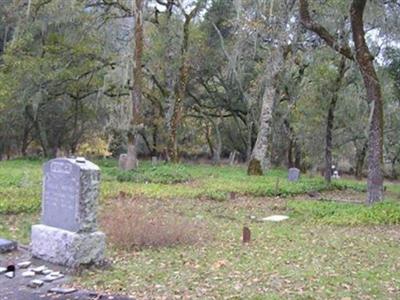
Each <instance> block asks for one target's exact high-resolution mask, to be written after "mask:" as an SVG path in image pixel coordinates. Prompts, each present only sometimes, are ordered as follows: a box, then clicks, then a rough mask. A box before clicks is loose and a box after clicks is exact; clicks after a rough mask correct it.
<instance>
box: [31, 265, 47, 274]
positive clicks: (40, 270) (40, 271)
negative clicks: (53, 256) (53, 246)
mask: <svg viewBox="0 0 400 300" xmlns="http://www.w3.org/2000/svg"><path fill="white" fill-rule="evenodd" d="M44 270H46V266H40V267H37V268H33V269H32V271H33V272H35V273H36V274H43V271H44Z"/></svg>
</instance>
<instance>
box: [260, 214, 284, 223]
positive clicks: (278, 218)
mask: <svg viewBox="0 0 400 300" xmlns="http://www.w3.org/2000/svg"><path fill="white" fill-rule="evenodd" d="M287 219H289V217H288V216H282V215H273V216H269V217H266V218H262V219H261V221H271V222H280V221H284V220H287Z"/></svg>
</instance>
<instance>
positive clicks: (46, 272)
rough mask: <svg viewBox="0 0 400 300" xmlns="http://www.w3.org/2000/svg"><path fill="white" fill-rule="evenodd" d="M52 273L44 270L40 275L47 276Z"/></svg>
mask: <svg viewBox="0 0 400 300" xmlns="http://www.w3.org/2000/svg"><path fill="white" fill-rule="evenodd" d="M52 272H53V271H52V270H49V269H46V270H43V271H42V272H41V274H43V275H49V274H50V273H52Z"/></svg>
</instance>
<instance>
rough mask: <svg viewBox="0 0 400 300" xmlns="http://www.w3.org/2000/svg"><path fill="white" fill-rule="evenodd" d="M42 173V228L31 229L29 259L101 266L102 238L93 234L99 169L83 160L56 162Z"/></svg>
mask: <svg viewBox="0 0 400 300" xmlns="http://www.w3.org/2000/svg"><path fill="white" fill-rule="evenodd" d="M43 173H44V178H43V193H42V224H38V225H33V226H32V236H31V240H32V255H33V256H34V257H37V258H40V259H43V260H45V261H49V262H52V263H55V264H59V265H64V266H69V267H72V266H78V265H81V264H92V263H99V262H101V261H102V260H103V258H104V250H105V235H104V233H102V232H100V231H97V199H98V195H99V187H100V169H99V167H98V166H96V165H95V164H93V163H91V162H90V161H87V160H85V159H84V158H77V159H71V158H56V159H53V160H50V161H49V162H47V163H46V164H45V165H44V167H43Z"/></svg>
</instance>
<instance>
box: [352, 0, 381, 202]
mask: <svg viewBox="0 0 400 300" xmlns="http://www.w3.org/2000/svg"><path fill="white" fill-rule="evenodd" d="M365 5H366V0H353V2H352V4H351V8H350V15H351V27H352V31H353V41H354V45H355V52H356V53H355V54H356V55H355V57H356V60H357V63H358V66H359V68H360V71H361V75H362V77H363V80H364V85H365V88H366V90H367V99H368V101H370V102H371V103H372V119H371V123H370V128H369V141H368V151H369V153H368V196H367V201H366V203H367V204H373V203H375V202H378V201H382V200H383V100H382V93H381V86H380V83H379V79H378V76H377V74H376V72H375V67H374V63H373V61H374V58H373V56H372V55H371V53H370V52H369V49H368V46H367V43H366V41H365V32H364V27H363V13H364V9H365Z"/></svg>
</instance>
